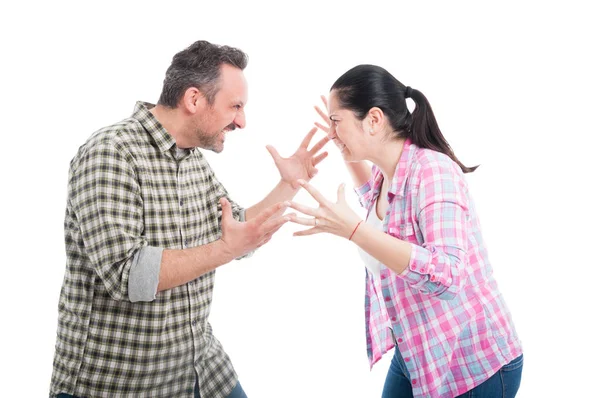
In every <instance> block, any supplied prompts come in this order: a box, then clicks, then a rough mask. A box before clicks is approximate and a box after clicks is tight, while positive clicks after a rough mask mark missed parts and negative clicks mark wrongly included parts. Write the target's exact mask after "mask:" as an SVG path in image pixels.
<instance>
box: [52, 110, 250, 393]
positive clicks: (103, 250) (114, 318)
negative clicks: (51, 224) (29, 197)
mask: <svg viewBox="0 0 600 398" xmlns="http://www.w3.org/2000/svg"><path fill="white" fill-rule="evenodd" d="M152 106H153V105H151V104H147V103H143V102H138V103H137V104H136V106H135V111H134V113H133V115H132V116H131V117H130V118H128V119H125V120H123V121H121V122H120V123H117V124H114V125H112V126H109V127H106V128H103V129H101V130H100V131H98V132H96V133H95V134H93V135H92V136H91V137H90V139H89V140H88V141H87V142H86V143H85V144H84V145H83V146H82V147H81V148H80V149H79V151H78V153H77V155H76V156H75V157H74V158H73V160H72V161H71V167H70V171H69V183H68V200H67V209H66V215H65V224H64V227H65V244H66V253H67V265H66V271H65V278H64V282H63V286H62V290H61V293H60V301H59V307H58V330H57V340H56V350H55V356H54V366H53V374H52V382H51V387H50V396H54V395H56V394H58V393H67V394H73V395H76V396H79V397H169V398H172V397H192V396H193V391H194V385H195V383H196V377H197V378H198V381H199V386H200V393H201V395H202V397H207V398H216V397H225V396H227V395H228V394H229V392H230V391H231V390H232V389H233V387H234V386H235V384H236V382H237V375H236V373H235V371H234V369H233V366H232V364H231V361H230V359H229V357H228V356H227V354H226V353H225V352H224V350H223V347H222V346H221V344H220V343H219V341H218V340H217V339H216V338H215V337H214V336H213V333H212V328H211V325H210V323H209V322H208V316H209V313H210V306H211V302H212V292H213V286H214V274H215V273H214V271H212V272H209V273H207V274H205V275H202V276H201V277H199V278H197V279H195V280H193V281H191V282H189V283H187V284H185V285H182V286H178V287H175V288H172V289H169V290H165V291H162V292H160V293H156V295H155V297H153V299H152V297H150V299H149V300H150V301H135V300H133V301H134V302H132V299H131V297H130V293H131V292H130V291H129V289H130V288H131V287H130V286H129V281H130V276H131V274H132V273H133V271H132V267H133V266H135V264H136V261H139V253H140V252H143V251H144V250H145V251H146V252H152V251H153V250H154V252H153V253H154V258H158V259H160V255H161V254H162V249H183V248H186V247H194V246H199V245H204V244H207V243H210V242H213V241H215V240H217V239H219V238H220V236H221V229H220V205H219V203H218V202H219V198H221V197H222V196H227V197H228V195H227V191H226V190H225V188H224V187H223V186H222V185H221V183H220V182H219V181H218V180H217V179H216V177H215V175H214V173H213V171H212V169H211V168H210V166H209V164H208V163H207V161H206V159H205V158H204V156H203V155H202V153H201V152H200V151H199V150H198V149H191V150H184V151H183V152H182V151H181V150H177V148H176V146H175V141H174V139H173V138H172V137H171V135H169V133H168V132H167V131H166V130H165V129H164V128H163V127H162V126H161V125H160V123H159V122H158V121H157V120H156V119H155V118H154V116H153V115H152V114H151V113H150V112H149V109H150V108H151V107H152ZM177 153H179V154H180V155H181V156H176V155H177ZM228 199H229V200H230V202H231V203H232V208H233V214H234V217H235V218H237V219H240V217H243V212H244V210H243V209H242V208H241V207H240V206H238V205H237V204H235V203H234V202H232V201H231V199H230V198H229V197H228ZM156 254H158V257H156ZM151 257H152V256H151ZM142 276H143V275H142ZM132 280H133V276H132ZM152 294H153V295H154V292H152Z"/></svg>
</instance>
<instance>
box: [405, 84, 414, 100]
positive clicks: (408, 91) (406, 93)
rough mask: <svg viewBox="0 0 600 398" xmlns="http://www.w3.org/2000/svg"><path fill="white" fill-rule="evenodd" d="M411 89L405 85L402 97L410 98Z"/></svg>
mask: <svg viewBox="0 0 600 398" xmlns="http://www.w3.org/2000/svg"><path fill="white" fill-rule="evenodd" d="M412 91H413V89H412V88H410V86H406V91H405V92H404V98H411V96H412Z"/></svg>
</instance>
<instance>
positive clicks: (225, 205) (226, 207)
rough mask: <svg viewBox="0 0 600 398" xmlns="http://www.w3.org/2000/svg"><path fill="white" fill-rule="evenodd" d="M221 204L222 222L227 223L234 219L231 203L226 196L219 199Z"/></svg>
mask: <svg viewBox="0 0 600 398" xmlns="http://www.w3.org/2000/svg"><path fill="white" fill-rule="evenodd" d="M219 203H220V204H221V222H223V221H224V220H226V221H225V222H227V221H229V220H230V219H232V218H233V213H232V210H231V203H229V201H228V200H227V198H226V197H225V196H223V197H222V198H221V199H219Z"/></svg>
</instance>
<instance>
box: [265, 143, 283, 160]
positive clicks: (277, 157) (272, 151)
mask: <svg viewBox="0 0 600 398" xmlns="http://www.w3.org/2000/svg"><path fill="white" fill-rule="evenodd" d="M267 151H269V153H270V154H271V156H272V157H273V160H274V161H275V162H278V161H279V160H281V156H280V155H279V152H277V149H275V147H273V146H271V145H267Z"/></svg>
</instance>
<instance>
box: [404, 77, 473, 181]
mask: <svg viewBox="0 0 600 398" xmlns="http://www.w3.org/2000/svg"><path fill="white" fill-rule="evenodd" d="M404 97H405V98H412V100H413V101H414V102H415V109H414V111H413V112H412V115H411V118H412V123H411V124H410V128H409V131H408V132H407V136H408V137H409V138H410V139H411V141H412V142H414V143H415V144H416V145H417V146H419V147H421V148H428V149H432V150H434V151H438V152H441V153H443V154H446V155H448V156H449V157H450V159H452V160H453V161H454V162H456V164H458V165H459V166H460V168H461V169H462V171H463V173H471V172H473V171H475V169H477V167H479V166H473V167H467V166H465V165H464V164H462V163H461V162H460V161H459V160H458V158H457V157H456V155H455V154H454V151H453V150H452V148H451V147H450V144H449V143H448V141H446V139H445V138H444V136H443V135H442V132H441V131H440V128H439V127H438V124H437V121H436V120H435V115H434V114H433V109H431V105H429V101H427V98H425V96H424V95H423V93H422V92H420V91H419V90H415V89H413V88H411V87H409V86H407V87H406V90H405V93H404Z"/></svg>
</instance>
